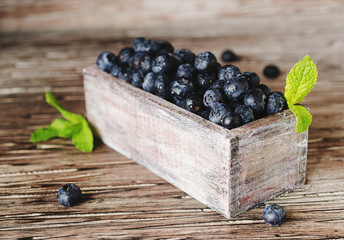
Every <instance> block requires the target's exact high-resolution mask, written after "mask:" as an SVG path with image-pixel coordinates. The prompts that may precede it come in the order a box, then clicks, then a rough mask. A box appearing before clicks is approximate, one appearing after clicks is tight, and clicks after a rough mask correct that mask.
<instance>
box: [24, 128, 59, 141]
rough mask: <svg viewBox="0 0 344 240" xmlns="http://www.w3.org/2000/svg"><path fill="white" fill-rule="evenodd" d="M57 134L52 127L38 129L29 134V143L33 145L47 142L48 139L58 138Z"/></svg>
mask: <svg viewBox="0 0 344 240" xmlns="http://www.w3.org/2000/svg"><path fill="white" fill-rule="evenodd" d="M58 135H59V133H58V130H56V129H55V128H53V127H50V126H48V127H43V128H39V129H37V130H36V131H34V132H33V133H32V134H31V137H30V141H31V142H33V143H36V142H41V141H45V140H48V139H50V138H54V137H58Z"/></svg>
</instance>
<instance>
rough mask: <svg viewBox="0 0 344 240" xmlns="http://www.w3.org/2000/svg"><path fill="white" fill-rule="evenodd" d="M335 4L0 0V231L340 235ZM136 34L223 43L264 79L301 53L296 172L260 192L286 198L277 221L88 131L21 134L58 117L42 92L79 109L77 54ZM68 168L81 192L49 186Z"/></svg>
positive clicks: (34, 234) (340, 68)
mask: <svg viewBox="0 0 344 240" xmlns="http://www.w3.org/2000/svg"><path fill="white" fill-rule="evenodd" d="M81 6H82V7H81ZM343 13H344V4H343V3H342V2H341V1H326V2H325V1H320V0H318V1H310V0H309V1H296V0H295V1H292V0H289V1H283V2H282V1H278V2H276V3H273V2H270V1H251V0H245V1H239V0H237V1H231V2H228V1H196V0H193V1H181V0H178V1H166V3H165V1H164V4H162V1H161V2H158V1H153V0H148V1H133V0H132V1H125V0H121V1H117V2H116V4H111V3H109V2H107V1H93V2H91V1H89V2H87V4H86V3H85V2H83V1H81V0H75V1H67V0H63V1H57V0H51V1H25V2H22V3H20V4H18V3H16V2H15V1H9V0H8V1H6V0H5V1H1V3H0V103H1V104H0V238H3V239H15V238H18V239H45V238H48V239H50V238H63V239H67V238H69V239H87V238H91V239H109V238H118V239H141V238H149V239H157V238H160V239H166V238H168V239H169V238H172V239H186V238H187V239H209V238H216V239H275V238H276V239H301V238H302V239H337V238H341V237H342V238H344V161H343V160H344V129H343V125H344V110H343V109H344V103H343V92H344V61H343V56H344V14H343ZM136 36H146V37H150V38H154V39H156V40H160V39H162V40H169V41H171V42H172V43H173V44H174V46H175V47H176V49H178V48H190V49H191V50H193V51H194V52H196V53H198V52H200V51H203V50H210V51H212V52H214V53H215V54H216V56H217V57H218V58H219V56H220V54H221V52H222V51H223V50H224V49H226V48H231V49H233V50H234V51H235V52H236V53H237V54H238V55H239V56H240V57H241V60H240V61H238V62H236V63H235V64H236V65H237V66H238V67H240V68H241V70H242V71H256V72H257V73H258V74H259V75H260V76H261V81H262V82H263V83H265V84H267V85H269V86H270V87H271V89H272V90H276V91H284V90H283V87H284V84H285V77H286V74H287V72H288V71H289V69H290V68H291V67H292V66H293V65H294V64H295V63H296V61H298V60H300V59H301V58H302V57H303V56H304V55H306V54H309V55H310V56H311V57H312V58H313V60H314V61H315V62H316V64H317V66H318V71H319V77H318V83H317V85H316V87H315V88H314V89H313V91H312V92H311V94H310V95H309V96H308V97H307V98H306V100H305V101H304V104H306V105H307V106H308V107H309V108H310V111H311V113H312V114H313V118H314V119H313V123H312V125H311V127H310V129H309V149H308V163H307V179H306V184H305V186H304V187H302V188H301V189H298V190H296V191H293V192H290V193H288V194H284V195H282V196H279V197H277V198H276V199H274V200H271V201H269V202H267V203H277V204H280V205H282V206H283V207H284V208H285V210H286V212H287V215H288V220H287V221H286V222H285V223H284V224H283V225H282V226H280V227H269V226H268V225H266V224H265V223H264V221H263V220H262V217H261V215H262V210H263V208H264V205H260V206H258V207H257V208H255V209H252V210H250V211H248V212H246V213H245V214H243V215H242V216H240V217H237V218H233V219H230V220H228V219H226V218H224V217H223V216H221V215H219V214H218V213H216V212H215V211H213V210H211V209H209V208H207V207H206V206H205V205H203V204H201V203H199V202H198V201H196V200H195V199H193V198H191V197H189V196H188V195H187V194H185V193H184V192H182V191H180V190H179V189H177V188H175V187H174V186H172V185H170V184H169V183H167V182H166V181H164V180H162V179H161V178H159V177H157V176H156V175H154V174H153V173H151V172H149V171H148V170H146V169H145V168H143V167H141V166H139V165H138V164H136V163H134V162H133V161H131V160H130V159H127V158H125V157H123V156H121V155H120V154H119V153H117V152H115V151H113V150H111V149H110V148H109V147H107V146H106V145H104V144H101V143H97V145H96V148H95V150H94V151H93V152H92V153H91V154H85V153H81V152H79V151H78V150H77V149H75V148H74V146H73V145H72V143H71V141H70V140H66V139H53V140H49V141H46V142H41V143H38V144H33V143H30V141H29V137H30V134H31V133H32V132H33V131H34V130H35V129H37V128H39V127H42V126H45V125H48V124H49V123H50V122H51V121H52V120H53V119H54V118H56V117H59V113H58V112H57V111H56V110H55V109H54V108H52V107H50V106H49V105H48V104H47V103H46V102H45V101H44V92H45V91H51V92H53V93H54V94H55V95H56V96H57V97H58V99H59V101H60V103H61V105H62V106H64V107H66V108H67V109H68V110H70V111H72V112H77V113H80V114H83V115H85V102H84V92H83V81H82V68H83V67H85V66H89V65H92V64H94V62H95V59H96V56H97V55H98V53H100V52H101V51H103V50H112V51H114V52H118V50H119V49H120V48H121V47H123V46H127V45H129V44H130V43H131V41H132V40H133V38H134V37H136ZM269 63H274V64H276V65H278V66H279V67H280V69H281V72H282V73H281V76H280V77H278V78H277V79H275V80H268V79H266V78H265V77H264V76H263V74H262V70H263V68H264V66H265V65H267V64H269ZM69 182H72V183H75V184H77V185H79V186H80V187H81V188H82V190H83V193H84V200H83V202H82V203H81V204H79V205H77V206H75V207H71V208H66V207H63V206H61V205H60V204H58V202H57V200H56V193H57V190H58V188H59V187H61V186H62V185H64V184H65V183H69Z"/></svg>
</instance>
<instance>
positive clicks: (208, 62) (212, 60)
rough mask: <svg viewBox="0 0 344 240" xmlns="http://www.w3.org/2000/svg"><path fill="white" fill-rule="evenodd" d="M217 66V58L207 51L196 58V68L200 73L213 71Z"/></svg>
mask: <svg viewBox="0 0 344 240" xmlns="http://www.w3.org/2000/svg"><path fill="white" fill-rule="evenodd" d="M216 65H217V60H216V57H215V55H214V54H213V53H211V52H208V51H205V52H201V53H200V54H198V55H197V56H196V58H195V62H194V66H195V68H196V69H197V70H199V71H206V70H212V69H213V68H214V67H215V66H216Z"/></svg>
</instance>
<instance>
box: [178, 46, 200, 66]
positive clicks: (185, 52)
mask: <svg viewBox="0 0 344 240" xmlns="http://www.w3.org/2000/svg"><path fill="white" fill-rule="evenodd" d="M176 55H177V56H179V57H180V58H181V59H182V61H183V63H189V64H192V65H193V64H194V62H195V58H196V55H195V54H194V53H193V52H191V51H190V50H189V49H185V48H182V49H178V50H177V51H176Z"/></svg>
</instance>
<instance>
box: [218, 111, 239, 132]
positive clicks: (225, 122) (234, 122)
mask: <svg viewBox="0 0 344 240" xmlns="http://www.w3.org/2000/svg"><path fill="white" fill-rule="evenodd" d="M221 125H222V126H224V127H225V128H228V129H233V128H236V127H239V126H241V125H242V119H241V116H240V115H239V114H237V113H235V112H232V111H227V112H226V113H225V114H224V115H223V116H222V118H221Z"/></svg>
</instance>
